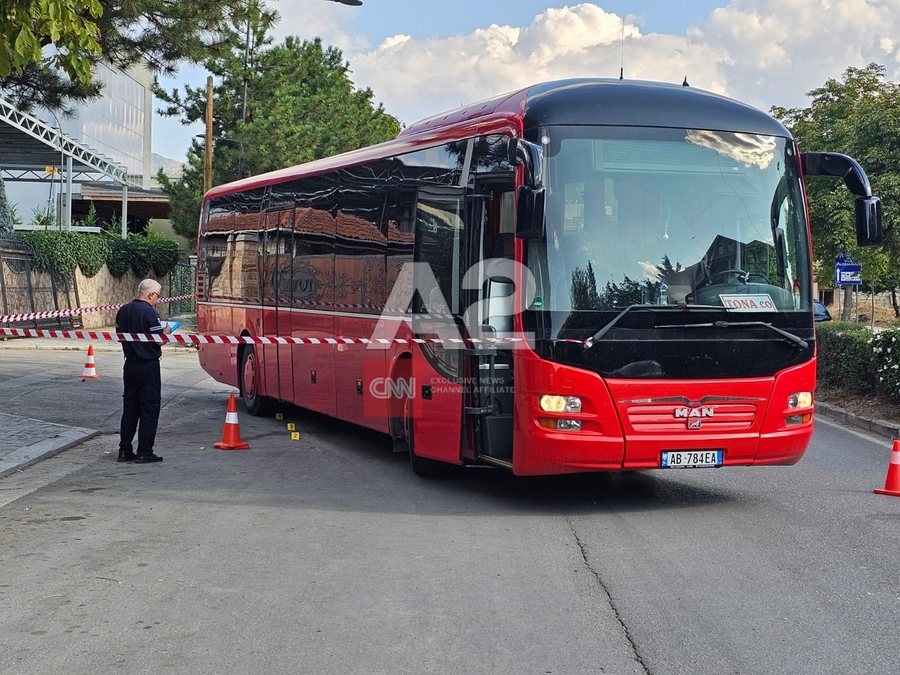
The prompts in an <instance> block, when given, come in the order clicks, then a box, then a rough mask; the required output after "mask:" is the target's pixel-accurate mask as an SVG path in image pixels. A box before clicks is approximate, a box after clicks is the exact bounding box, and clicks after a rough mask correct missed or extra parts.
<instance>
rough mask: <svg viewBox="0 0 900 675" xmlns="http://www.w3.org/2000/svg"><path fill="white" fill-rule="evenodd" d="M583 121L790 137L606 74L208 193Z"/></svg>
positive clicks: (516, 96)
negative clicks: (477, 138) (470, 139)
mask: <svg viewBox="0 0 900 675" xmlns="http://www.w3.org/2000/svg"><path fill="white" fill-rule="evenodd" d="M582 124H583V125H588V124H594V125H597V124H599V125H604V126H652V127H673V128H684V129H713V130H717V131H734V132H743V133H753V134H766V135H771V136H784V137H790V132H788V130H787V129H786V128H785V127H784V126H783V125H782V124H781V123H780V122H779V121H778V120H776V119H775V118H774V117H772V116H770V115H768V114H767V113H765V112H763V111H761V110H758V109H757V108H754V107H752V106H749V105H747V104H745V103H741V102H739V101H735V100H733V99H730V98H727V97H725V96H720V95H718V94H713V93H711V92H708V91H703V90H702V89H694V88H693V87H687V86H683V85H676V84H668V83H664V82H643V81H635V80H616V79H605V78H580V79H570V80H557V81H554V82H545V83H542V84H536V85H533V86H529V87H525V88H523V89H518V90H516V91H513V92H509V93H506V94H502V95H500V96H496V97H494V98H491V99H487V100H484V101H479V102H477V103H472V104H470V105H467V106H464V107H462V108H458V109H456V110H451V111H448V112H445V113H441V114H438V115H434V116H433V117H428V118H426V119H423V120H420V121H419V122H416V123H414V124H412V125H410V126H408V127H406V128H405V129H404V130H403V131H401V132H400V135H399V136H397V138H395V139H393V140H390V141H386V142H384V143H380V144H378V145H371V146H368V147H365V148H360V149H359V150H353V151H351V152H345V153H343V154H340V155H335V156H333V157H326V158H323V159H318V160H315V161H313V162H308V163H307V164H301V165H298V166H294V167H288V168H284V169H278V170H277V171H271V172H269V173H265V174H261V175H259V176H252V177H250V178H244V179H242V180H239V181H235V182H232V183H225V184H224V185H218V186H216V187H214V188H212V189H211V190H210V191H209V192H207V193H206V196H205V199H211V198H214V197H218V196H222V195H226V194H231V193H233V192H240V191H242V190H251V189H254V188H257V187H262V186H264V185H269V184H277V183H283V182H287V181H289V180H293V179H295V178H299V177H301V176H309V175H315V174H319V173H324V172H326V171H330V170H333V169H337V168H340V167H347V166H353V165H356V164H362V163H364V162H367V161H371V160H375V159H381V158H385V157H391V156H394V155H398V154H404V153H407V152H413V151H414V150H416V149H417V148H423V147H428V146H430V145H438V144H440V143H445V142H448V141H452V140H459V139H462V138H466V137H468V136H473V135H477V134H487V133H499V132H501V131H505V132H507V133H512V134H520V133H522V131H523V129H524V130H526V131H527V130H529V129H535V128H537V127H540V126H547V125H582Z"/></svg>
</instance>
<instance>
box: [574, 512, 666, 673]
mask: <svg viewBox="0 0 900 675" xmlns="http://www.w3.org/2000/svg"><path fill="white" fill-rule="evenodd" d="M566 523H567V524H568V526H569V529H570V530H571V531H572V536H573V537H574V538H575V543H576V544H578V549H579V550H580V551H581V562H582V563H584V566H585V567H586V568H587V570H588V572H590V573H591V574H592V575H593V577H594V579H596V580H597V585H598V586H600V589H601V590H602V591H603V594H604V595H606V600H607V602H608V603H609V606H610V609H612V611H613V615H614V616H615V617H616V621H618V622H619V625H620V626H621V627H622V632H623V633H624V634H625V639H626V640H628V644H629V645H630V647H631V653H632V654H633V655H634V660H635V661H637V662H638V663H639V664H640V666H641V668H642V669H643V671H644V672H645V673H647V675H651V673H650V669H649V668H648V667H647V665H646V664H645V663H644V658H643V656H641V652H640V650H639V649H638V646H637V643H636V642H635V641H634V636H633V635H632V634H631V631H630V630H629V628H628V626H627V625H626V624H625V620H624V619H623V618H622V614H621V613H620V612H619V608H618V606H617V605H616V601H615V600H613V596H612V593H610V592H609V588H607V586H606V584H605V583H604V581H603V579H602V578H601V577H600V573H599V572H598V571H597V570H595V569H594V568H593V567H591V563H590V562H589V561H588V557H587V549H585V547H584V542H582V541H581V537H579V536H578V532H577V531H576V530H575V526H574V525H573V524H572V521H571V520H569V519H568V518H566Z"/></svg>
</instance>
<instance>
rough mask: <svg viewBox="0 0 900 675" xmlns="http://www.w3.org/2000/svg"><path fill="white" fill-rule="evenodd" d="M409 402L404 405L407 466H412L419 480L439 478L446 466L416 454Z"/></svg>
mask: <svg viewBox="0 0 900 675" xmlns="http://www.w3.org/2000/svg"><path fill="white" fill-rule="evenodd" d="M409 405H410V403H409V400H408V399H407V404H406V417H405V421H406V439H405V440H406V447H407V448H408V449H409V464H410V466H412V470H413V473H414V474H416V475H417V476H419V477H421V478H433V477H434V476H439V475H441V474H442V473H444V472H445V471H446V469H447V465H446V464H445V463H444V462H438V461H437V460H434V459H428V458H427V457H419V455H417V454H416V443H415V439H414V438H413V425H412V417H411V416H410V414H409V412H410V410H409Z"/></svg>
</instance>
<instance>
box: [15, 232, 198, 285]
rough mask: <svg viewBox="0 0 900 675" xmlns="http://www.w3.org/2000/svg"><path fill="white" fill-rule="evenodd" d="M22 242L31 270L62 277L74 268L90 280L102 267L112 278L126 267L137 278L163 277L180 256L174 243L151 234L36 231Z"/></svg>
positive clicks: (27, 233)
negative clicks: (29, 256) (28, 252)
mask: <svg viewBox="0 0 900 675" xmlns="http://www.w3.org/2000/svg"><path fill="white" fill-rule="evenodd" d="M23 239H24V241H25V243H26V244H27V245H28V247H29V248H30V249H31V250H32V253H33V254H34V258H33V264H34V266H35V268H37V269H40V270H54V271H56V272H58V273H60V274H63V275H68V274H70V273H71V272H73V271H74V270H75V268H76V267H78V268H79V269H80V270H81V273H82V274H84V276H86V277H93V276H94V275H96V274H97V272H99V271H100V268H101V267H103V265H104V264H105V265H106V266H107V269H109V272H110V274H112V275H113V276H114V277H121V276H122V275H123V274H125V273H126V272H127V271H128V269H129V268H130V269H131V270H133V271H134V273H135V274H136V275H137V276H139V277H141V278H144V277H147V276H149V274H150V271H151V270H152V271H153V272H154V273H155V274H156V275H157V276H158V277H164V276H165V275H167V274H168V273H169V272H171V271H172V270H173V269H174V268H175V265H176V264H177V263H178V259H179V257H180V255H181V252H180V250H179V248H178V244H176V243H175V242H174V241H171V240H170V239H166V238H165V237H163V236H162V235H159V234H156V233H153V232H151V233H149V234H146V235H144V234H129V235H128V238H127V239H122V238H121V237H119V236H118V235H116V234H111V233H107V232H101V233H99V234H93V233H86V232H59V231H53V230H36V231H34V232H26V233H24V234H23Z"/></svg>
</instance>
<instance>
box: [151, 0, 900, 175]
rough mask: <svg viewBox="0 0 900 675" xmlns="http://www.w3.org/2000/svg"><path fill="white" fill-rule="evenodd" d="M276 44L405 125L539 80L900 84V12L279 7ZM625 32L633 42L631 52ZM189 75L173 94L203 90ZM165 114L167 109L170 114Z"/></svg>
mask: <svg viewBox="0 0 900 675" xmlns="http://www.w3.org/2000/svg"><path fill="white" fill-rule="evenodd" d="M268 4H269V5H270V6H273V7H274V8H275V9H277V10H278V12H279V13H280V14H281V21H280V22H279V24H278V26H277V28H276V31H275V37H276V39H281V38H283V37H285V36H287V35H296V36H299V37H300V38H305V39H308V38H312V37H315V36H321V37H322V38H323V40H324V41H325V42H326V43H327V44H333V45H336V46H338V47H340V48H341V49H342V50H343V52H344V57H345V58H346V60H347V61H349V63H350V70H351V77H352V79H353V81H354V84H355V85H356V86H357V87H358V88H365V87H369V88H371V89H372V91H373V92H374V99H375V101H376V102H380V103H383V104H384V106H385V109H386V110H387V112H388V113H390V114H392V115H394V116H395V117H397V118H398V119H399V120H400V121H401V122H402V123H404V124H411V123H413V122H415V121H416V120H419V119H422V118H424V117H430V116H431V115H434V114H437V113H439V112H443V111H445V110H450V109H452V108H456V107H458V106H461V105H465V104H467V103H471V102H474V101H479V100H481V99H485V98H489V97H491V96H494V95H497V94H502V93H504V92H508V91H512V90H515V89H517V88H521V87H525V86H528V85H531V84H535V83H537V82H544V81H549V80H555V79H563V78H568V77H584V76H588V77H614V78H617V77H618V76H619V68H620V66H621V65H622V62H623V60H624V73H625V78H626V79H639V80H655V81H661V82H677V83H681V81H682V80H683V79H684V77H685V76H686V77H687V79H688V81H689V83H690V84H691V86H693V87H697V88H700V89H706V90H709V91H714V92H716V93H720V94H724V95H727V96H730V97H732V98H736V99H738V100H741V101H744V102H746V103H749V104H751V105H754V106H756V107H758V108H761V109H763V110H768V109H769V108H770V107H771V106H773V105H779V106H786V107H798V106H803V105H806V103H807V102H808V98H807V97H806V93H807V92H808V91H810V90H811V89H814V88H816V87H819V86H821V85H822V84H823V83H824V82H825V80H826V79H827V78H830V77H831V78H840V76H841V74H842V73H843V71H844V70H845V69H846V68H847V67H848V66H855V67H863V66H865V65H867V64H868V63H871V62H877V63H880V64H882V65H884V66H885V67H886V68H887V71H888V77H889V78H890V79H891V80H894V81H896V80H900V0H732V1H731V2H724V1H722V0H720V1H718V2H715V1H713V0H679V1H678V2H674V1H670V2H667V1H665V0H656V1H649V0H630V1H622V0H596V1H594V2H580V3H579V2H562V1H559V2H554V1H552V0H449V1H448V0H363V5H362V6H360V7H349V6H345V5H341V4H338V3H336V2H330V1H326V0H277V1H272V0H270V2H269V3H268ZM623 26H624V40H623ZM205 81H206V73H205V72H203V71H202V70H201V69H198V68H191V67H185V68H182V69H181V70H180V71H179V73H178V76H177V77H176V78H174V79H164V80H162V84H163V85H164V86H165V87H166V88H167V89H171V88H172V87H176V86H179V85H180V84H184V83H187V84H191V85H193V86H201V85H203V84H204V83H205ZM156 107H157V108H158V107H160V104H159V103H158V102H157V104H156ZM202 131H203V129H202V126H201V125H199V124H197V125H193V126H183V125H181V124H180V123H179V122H178V121H177V120H175V119H166V118H163V117H161V116H159V115H155V116H154V123H153V151H154V152H156V153H159V154H161V155H164V156H166V157H169V158H172V159H177V160H183V159H184V157H185V154H186V152H187V148H188V146H189V145H190V140H191V137H192V136H194V135H195V134H199V133H202Z"/></svg>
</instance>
